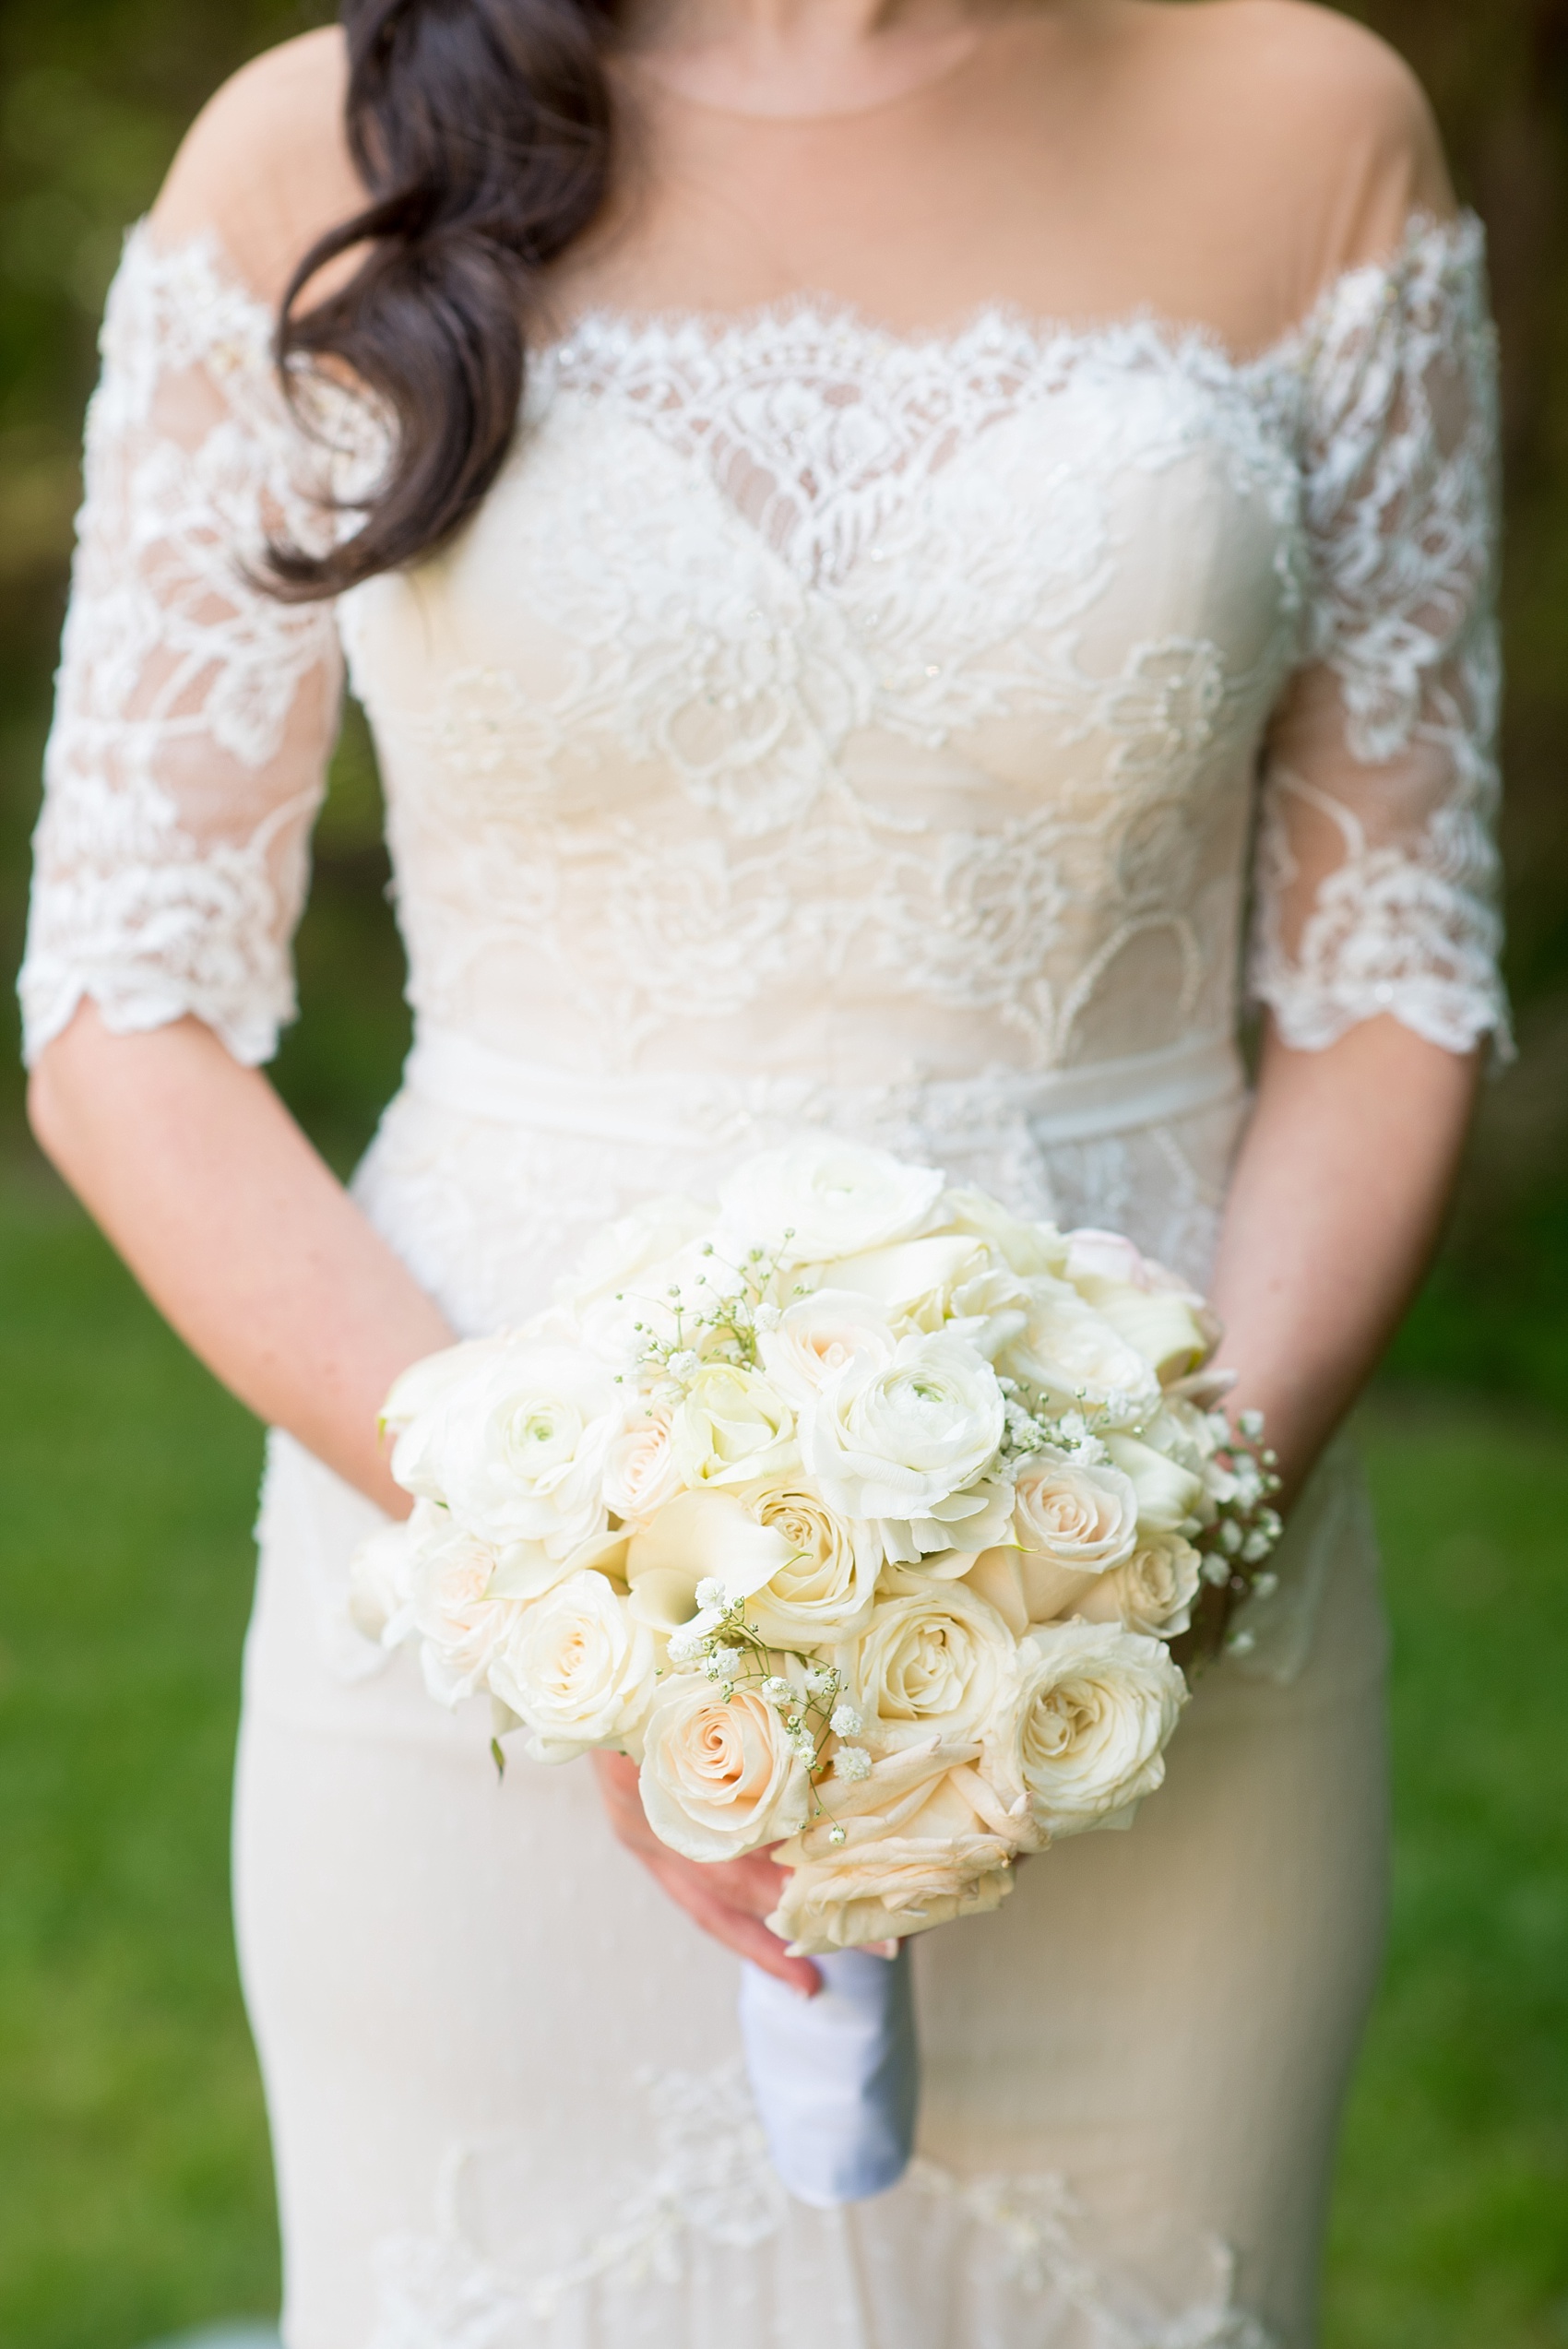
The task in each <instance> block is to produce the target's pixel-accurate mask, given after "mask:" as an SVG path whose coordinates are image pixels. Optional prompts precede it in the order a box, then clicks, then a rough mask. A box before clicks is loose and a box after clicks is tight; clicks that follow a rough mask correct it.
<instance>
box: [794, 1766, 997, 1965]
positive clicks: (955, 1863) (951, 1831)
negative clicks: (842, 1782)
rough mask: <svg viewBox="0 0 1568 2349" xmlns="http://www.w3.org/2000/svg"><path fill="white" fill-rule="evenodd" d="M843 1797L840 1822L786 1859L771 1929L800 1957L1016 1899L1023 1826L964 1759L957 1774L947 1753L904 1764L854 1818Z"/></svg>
mask: <svg viewBox="0 0 1568 2349" xmlns="http://www.w3.org/2000/svg"><path fill="white" fill-rule="evenodd" d="M838 1796H839V1789H838V1788H837V1785H835V1787H834V1789H833V1793H832V1795H831V1796H830V1797H829V1798H828V1802H827V1809H828V1811H829V1812H830V1813H831V1814H832V1816H831V1817H829V1818H823V1819H821V1820H817V1821H814V1822H813V1823H812V1824H811V1825H810V1826H809V1827H807V1828H806V1829H805V1830H804V1831H803V1833H801V1834H799V1835H797V1836H795V1837H794V1838H793V1839H792V1841H791V1842H790V1843H787V1844H785V1845H782V1846H781V1847H780V1849H779V1850H778V1852H777V1853H776V1854H775V1857H776V1858H777V1859H778V1861H779V1862H780V1864H781V1865H784V1866H787V1867H788V1869H789V1870H790V1873H789V1875H788V1876H787V1877H786V1878H785V1880H784V1886H783V1890H782V1892H781V1893H780V1895H779V1901H778V1907H777V1909H775V1911H774V1912H773V1915H772V1916H770V1917H769V1918H768V1920H767V1922H768V1924H769V1926H770V1927H771V1928H772V1929H773V1931H774V1932H775V1933H778V1934H780V1935H782V1936H783V1938H784V1939H785V1940H787V1941H789V1942H790V1945H791V1948H792V1949H793V1950H794V1951H795V1952H798V1953H799V1954H800V1955H802V1956H821V1955H825V1954H826V1953H827V1952H830V1951H832V1950H837V1949H852V1948H855V1947H857V1946H859V1945H860V1944H861V1943H862V1942H866V1941H882V1940H891V1939H898V1938H902V1937H903V1936H904V1935H906V1934H909V1933H921V1932H925V1931H928V1930H929V1929H930V1928H931V1927H932V1926H934V1925H945V1924H948V1923H950V1922H951V1920H952V1919H953V1918H955V1917H958V1916H981V1915H983V1914H984V1913H985V1912H986V1911H988V1910H990V1909H993V1908H996V1907H998V1906H999V1905H1000V1904H1001V1903H1002V1902H1003V1901H1004V1899H1005V1897H1006V1895H1007V1894H1008V1893H1009V1892H1011V1891H1012V1889H1013V1871H1012V1866H1011V1861H1012V1856H1013V1853H1014V1852H1015V1850H1016V1849H1017V1848H1018V1845H1017V1841H1016V1835H1015V1833H1014V1828H1015V1823H1016V1822H1015V1821H1013V1820H1012V1819H1010V1818H1009V1817H1008V1815H1007V1814H1006V1812H1005V1811H1004V1810H1003V1809H1001V1807H1000V1806H999V1804H998V1802H997V1798H996V1797H995V1795H994V1793H993V1792H992V1789H991V1788H990V1787H989V1786H988V1785H986V1784H985V1782H984V1780H983V1779H982V1778H981V1777H980V1774H979V1773H978V1772H977V1771H976V1770H974V1769H973V1768H971V1767H969V1766H968V1764H967V1763H966V1762H964V1761H963V1759H962V1757H961V1755H960V1757H959V1759H958V1761H957V1762H956V1765H955V1762H954V1760H953V1758H952V1756H951V1755H950V1754H949V1752H948V1750H946V1749H945V1748H943V1747H941V1746H932V1747H929V1748H921V1749H920V1750H918V1751H913V1752H909V1753H907V1754H899V1755H897V1756H894V1757H892V1758H891V1759H889V1760H888V1761H885V1762H878V1763H877V1764H876V1765H875V1767H874V1769H873V1772H872V1774H871V1777H870V1779H869V1780H867V1781H863V1782H862V1783H861V1785H858V1786H856V1787H855V1788H854V1789H853V1797H854V1805H855V1807H854V1808H853V1809H851V1810H849V1811H848V1812H847V1811H846V1805H845V1802H843V1801H841V1800H839V1799H838ZM835 1825H837V1826H839V1827H841V1828H842V1829H843V1832H844V1842H843V1843H842V1844H841V1845H835V1844H834V1843H833V1841H832V1830H833V1827H834V1826H835ZM1026 1840H1027V1838H1026Z"/></svg>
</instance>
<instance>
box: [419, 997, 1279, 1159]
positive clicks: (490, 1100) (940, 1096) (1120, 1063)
mask: <svg viewBox="0 0 1568 2349" xmlns="http://www.w3.org/2000/svg"><path fill="white" fill-rule="evenodd" d="M404 1084H405V1086H406V1088H407V1090H408V1091H409V1092H410V1093H411V1094H413V1095H416V1096H417V1097H419V1098H421V1099H422V1100H424V1101H427V1102H429V1103H431V1104H433V1105H434V1106H436V1107H438V1108H441V1109H447V1110H450V1111H453V1112H455V1113H456V1114H457V1115H458V1116H459V1117H468V1118H486V1119H493V1120H500V1121H504V1122H505V1123H506V1124H510V1125H518V1126H523V1127H528V1128H531V1129H533V1130H535V1131H537V1132H540V1133H563V1134H573V1135H576V1136H578V1137H580V1138H583V1139H587V1140H590V1141H601V1142H608V1143H621V1144H624V1145H630V1146H632V1147H636V1146H639V1145H641V1146H643V1147H646V1148H650V1149H651V1148H667V1149H668V1148H674V1149H681V1148H688V1149H726V1148H728V1149H733V1148H735V1147H736V1146H738V1145H747V1144H748V1143H749V1144H751V1145H752V1146H754V1147H757V1148H762V1147H765V1146H767V1145H771V1144H773V1143H776V1142H778V1141H781V1140H783V1139H785V1138H786V1137H787V1135H788V1133H789V1132H790V1129H791V1128H792V1127H798V1126H810V1127H825V1128H826V1129H828V1130H829V1131H831V1132H835V1133H844V1134H846V1135H849V1136H852V1137H854V1138H856V1139H858V1140H866V1141H877V1142H881V1143H883V1145H884V1146H885V1147H887V1148H891V1149H898V1148H900V1147H903V1148H909V1147H910V1146H911V1145H914V1144H917V1143H918V1142H920V1141H922V1140H923V1141H924V1143H925V1145H926V1146H927V1147H928V1148H929V1149H932V1150H936V1149H937V1148H938V1146H939V1145H940V1143H941V1141H942V1140H943V1139H944V1137H951V1139H952V1140H953V1141H954V1142H955V1143H956V1144H961V1145H964V1146H967V1147H968V1148H971V1149H973V1148H975V1147H978V1146H982V1145H984V1144H985V1143H986V1142H987V1141H988V1140H992V1139H993V1140H995V1141H996V1142H999V1143H1001V1142H1004V1141H1005V1140H1006V1139H1007V1138H1008V1137H1009V1136H1014V1137H1016V1136H1017V1135H1018V1134H1019V1133H1020V1132H1024V1133H1028V1136H1029V1138H1030V1140H1031V1141H1032V1142H1033V1143H1034V1144H1035V1145H1036V1146H1037V1147H1038V1146H1041V1145H1043V1146H1045V1147H1047V1148H1049V1147H1050V1146H1051V1145H1052V1144H1055V1143H1065V1142H1086V1141H1092V1140H1094V1139H1096V1138H1097V1137H1098V1136H1099V1135H1101V1134H1111V1133H1130V1132H1132V1131H1133V1130H1134V1128H1136V1127H1139V1126H1151V1125H1162V1124H1164V1123H1166V1122H1167V1121H1170V1119H1172V1118H1183V1117H1191V1116H1192V1115H1194V1112H1196V1111H1199V1110H1203V1109H1218V1108H1220V1107H1221V1106H1223V1105H1226V1104H1234V1103H1237V1102H1239V1101H1240V1099H1241V1095H1242V1093H1243V1090H1244V1078H1243V1075H1242V1072H1241V1061H1240V1058H1239V1057H1238V1054H1237V1051H1236V1048H1235V1045H1234V1043H1233V1042H1232V1041H1231V1039H1230V1038H1229V1037H1213V1036H1210V1037H1204V1038H1196V1039H1194V1040H1192V1041H1188V1042H1183V1043H1181V1044H1173V1045H1170V1046H1168V1047H1166V1048H1165V1049H1164V1050H1159V1051H1156V1052H1138V1053H1134V1054H1132V1055H1130V1056H1129V1057H1128V1058H1126V1059H1124V1060H1115V1061H1099V1062H1094V1063H1093V1064H1092V1065H1089V1066H1087V1067H1081V1068H1070V1069H1051V1070H1046V1071H1043V1072H1040V1073H1039V1074H1025V1073H1020V1072H1015V1071H1012V1070H1006V1069H995V1070H990V1071H987V1072H986V1073H984V1074H980V1075H978V1076H972V1077H932V1078H909V1079H906V1080H901V1081H897V1082H893V1083H889V1084H885V1085H817V1084H814V1083H813V1082H812V1081H811V1080H810V1079H808V1078H804V1077H799V1078H797V1077H782V1076H760V1077H754V1078H747V1077H731V1076H724V1075H717V1074H714V1075H707V1074H698V1073H695V1072H682V1073H680V1074H673V1075H670V1074H661V1075H636V1076H589V1075H584V1074H580V1073H578V1072H576V1071H574V1070H571V1069H564V1068H554V1067H550V1066H547V1065H546V1064H544V1063H543V1062H533V1061H524V1060H518V1059H515V1058H514V1057H513V1056H512V1054H510V1053H508V1052H499V1051H497V1050H494V1048H493V1046H491V1045H488V1044H481V1043H480V1042H478V1041H477V1040H476V1039H475V1038H472V1037H469V1036H464V1035H461V1034H459V1033H458V1032H457V1030H455V1029H451V1028H443V1027H434V1026H429V1025H426V1024H423V1023H422V1025H421V1026H420V1029H419V1033H418V1035H417V1037H416V1038H415V1041H414V1046H413V1050H411V1051H410V1054H409V1059H408V1063H407V1066H406V1068H405V1070H404Z"/></svg>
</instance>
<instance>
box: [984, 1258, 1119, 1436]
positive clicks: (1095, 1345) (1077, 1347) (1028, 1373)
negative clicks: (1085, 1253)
mask: <svg viewBox="0 0 1568 2349" xmlns="http://www.w3.org/2000/svg"><path fill="white" fill-rule="evenodd" d="M1024 1288H1025V1291H1026V1310H1027V1311H1028V1323H1027V1325H1026V1327H1025V1329H1024V1331H1023V1334H1022V1335H1020V1336H1018V1337H1016V1338H1014V1339H1013V1340H1012V1341H1011V1342H1010V1343H1009V1344H1008V1345H1006V1346H1004V1347H1003V1348H1002V1351H1001V1353H1000V1355H999V1357H998V1364H999V1367H1000V1368H1001V1369H1003V1370H1006V1371H1009V1372H1010V1373H1011V1374H1012V1376H1013V1377H1014V1378H1017V1379H1022V1380H1024V1381H1025V1382H1027V1383H1028V1385H1030V1386H1034V1387H1038V1388H1039V1389H1040V1391H1041V1392H1042V1394H1046V1395H1048V1396H1049V1397H1050V1398H1051V1401H1052V1402H1054V1403H1056V1404H1058V1405H1062V1406H1072V1405H1074V1404H1077V1403H1081V1404H1083V1405H1084V1406H1086V1407H1087V1408H1088V1409H1090V1410H1092V1411H1094V1412H1096V1413H1098V1414H1099V1415H1101V1417H1102V1418H1109V1419H1110V1420H1112V1421H1115V1422H1119V1423H1120V1424H1121V1425H1123V1426H1126V1427H1135V1426H1136V1425H1137V1424H1138V1422H1139V1421H1140V1420H1141V1419H1144V1418H1146V1417H1147V1415H1148V1414H1149V1412H1151V1411H1153V1410H1156V1409H1158V1405H1159V1381H1158V1379H1157V1378H1156V1377H1155V1375H1154V1372H1153V1370H1151V1369H1150V1367H1149V1365H1148V1363H1147V1362H1146V1360H1145V1359H1144V1358H1143V1356H1142V1355H1141V1354H1140V1353H1139V1352H1138V1351H1137V1348H1136V1347H1133V1346H1129V1344H1128V1343H1127V1340H1126V1339H1125V1338H1124V1337H1123V1336H1121V1335H1119V1334H1118V1333H1117V1332H1116V1331H1115V1330H1114V1329H1112V1328H1111V1323H1109V1322H1108V1321H1106V1320H1105V1318H1104V1317H1103V1315H1101V1314H1099V1313H1097V1312H1096V1311H1095V1310H1094V1308H1093V1307H1092V1306H1091V1305H1086V1304H1085V1302H1084V1300H1083V1299H1082V1298H1081V1297H1080V1296H1078V1294H1077V1292H1076V1291H1075V1289H1072V1288H1069V1287H1065V1286H1064V1285H1063V1283H1061V1282H1058V1281H1053V1280H1049V1279H1036V1280H1029V1281H1026V1282H1025V1283H1024Z"/></svg>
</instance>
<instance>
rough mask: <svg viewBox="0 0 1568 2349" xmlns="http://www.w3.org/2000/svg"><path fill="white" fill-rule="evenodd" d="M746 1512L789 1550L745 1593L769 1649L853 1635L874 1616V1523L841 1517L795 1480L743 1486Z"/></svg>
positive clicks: (878, 1566)
mask: <svg viewBox="0 0 1568 2349" xmlns="http://www.w3.org/2000/svg"><path fill="white" fill-rule="evenodd" d="M739 1498H740V1500H741V1501H742V1503H743V1505H744V1507H745V1508H746V1510H747V1511H748V1513H750V1514H751V1515H752V1516H753V1517H754V1518H755V1520H756V1522H757V1524H759V1525H761V1526H762V1527H764V1528H765V1529H766V1531H767V1532H769V1533H773V1534H777V1535H778V1536H779V1538H780V1539H781V1540H782V1541H784V1542H785V1543H786V1544H787V1545H788V1548H789V1553H790V1554H789V1556H788V1558H787V1559H786V1560H785V1561H784V1563H783V1564H782V1565H780V1566H778V1567H777V1568H776V1569H775V1570H774V1572H772V1573H771V1574H769V1576H768V1578H767V1580H766V1583H764V1584H761V1585H760V1587H758V1588H757V1589H756V1590H754V1591H753V1592H752V1593H750V1594H749V1596H750V1601H751V1603H750V1605H749V1607H748V1608H747V1609H746V1613H747V1617H748V1619H749V1620H751V1621H752V1622H754V1623H755V1625H756V1627H757V1629H758V1631H760V1632H761V1633H762V1636H763V1638H764V1639H765V1640H766V1641H767V1642H768V1643H769V1644H770V1645H771V1646H773V1647H781V1648H791V1649H801V1648H811V1647H817V1646H820V1645H823V1644H825V1643H828V1644H830V1643H833V1642H834V1641H837V1640H844V1639H849V1638H850V1637H852V1636H853V1635H854V1634H855V1633H856V1632H858V1631H862V1630H863V1629H864V1627H865V1625H866V1624H867V1623H868V1622H869V1621H870V1619H871V1611H872V1603H873V1599H874V1597H875V1595H876V1578H877V1575H878V1574H879V1573H880V1572H881V1571H882V1544H881V1542H880V1541H879V1539H878V1538H877V1535H876V1529H875V1527H874V1526H873V1525H868V1524H863V1523H860V1522H857V1521H856V1520H854V1519H851V1518H847V1517H840V1516H839V1515H838V1514H837V1512H836V1511H835V1510H832V1509H829V1507H828V1506H827V1504H826V1501H821V1500H819V1499H818V1498H817V1496H816V1494H815V1493H814V1492H812V1491H810V1490H808V1489H806V1488H805V1487H804V1486H803V1485H802V1483H800V1482H799V1480H798V1479H792V1478H790V1477H782V1478H780V1479H778V1481H776V1482H774V1483H771V1484H766V1485H756V1486H752V1487H750V1488H748V1489H746V1490H745V1491H744V1492H742V1493H741V1494H740V1495H739Z"/></svg>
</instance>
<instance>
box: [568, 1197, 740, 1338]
mask: <svg viewBox="0 0 1568 2349" xmlns="http://www.w3.org/2000/svg"><path fill="white" fill-rule="evenodd" d="M712 1216H713V1211H712V1209H711V1208H707V1207H702V1206H699V1205H698V1204H697V1202H696V1201H695V1199H686V1198H683V1197H680V1196H672V1197H670V1198H665V1199H649V1200H646V1201H645V1202H644V1203H643V1204H641V1205H640V1206H637V1207H634V1208H633V1209H632V1211H631V1213H630V1215H626V1216H618V1217H617V1218H616V1220H615V1221H614V1222H613V1223H611V1224H602V1225H600V1228H598V1230H596V1231H595V1233H594V1235H593V1237H592V1239H591V1240H589V1241H588V1246H587V1248H586V1249H585V1250H584V1252H583V1254H582V1256H581V1258H580V1259H579V1261H578V1263H576V1265H575V1266H574V1267H573V1269H572V1270H571V1271H570V1272H568V1273H564V1274H563V1275H562V1276H561V1278H560V1280H559V1281H557V1283H556V1285H555V1295H556V1298H557V1299H558V1300H559V1301H560V1303H562V1304H563V1305H565V1306H568V1307H570V1308H571V1309H572V1310H573V1311H576V1312H581V1311H583V1310H584V1309H585V1308H587V1307H588V1306H589V1305H591V1304H593V1303H594V1302H595V1301H596V1300H597V1299H601V1298H606V1297H610V1298H612V1297H613V1296H614V1293H615V1291H616V1290H617V1289H629V1288H632V1289H635V1288H648V1287H657V1286H658V1284H657V1282H655V1281H654V1280H653V1279H652V1278H651V1277H650V1275H653V1274H655V1273H656V1272H657V1271H658V1269H659V1267H660V1266H661V1265H663V1264H664V1263H666V1261H667V1260H668V1259H669V1258H671V1257H672V1256H679V1255H680V1254H681V1253H682V1252H683V1251H684V1250H685V1249H687V1248H688V1247H689V1246H690V1244H691V1242H692V1241H694V1240H700V1239H701V1237H702V1235H703V1233H704V1231H705V1230H706V1229H707V1226H708V1224H709V1223H710V1222H711V1221H712Z"/></svg>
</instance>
